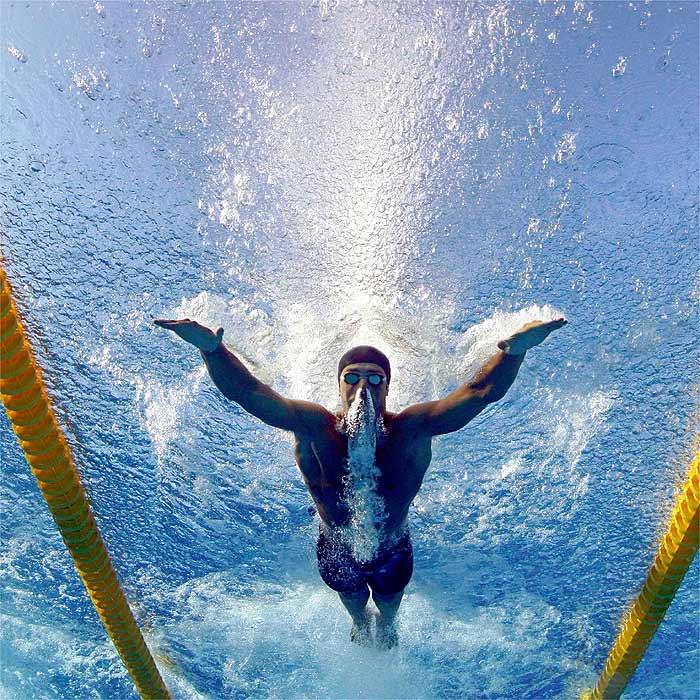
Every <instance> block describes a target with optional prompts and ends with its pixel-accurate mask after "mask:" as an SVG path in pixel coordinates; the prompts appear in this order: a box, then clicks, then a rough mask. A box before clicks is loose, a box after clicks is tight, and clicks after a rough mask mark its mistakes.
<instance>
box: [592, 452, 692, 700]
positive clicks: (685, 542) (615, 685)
mask: <svg viewBox="0 0 700 700" xmlns="http://www.w3.org/2000/svg"><path fill="white" fill-rule="evenodd" d="M699 513H700V452H698V453H697V454H696V455H695V456H694V457H693V459H692V461H691V463H690V470H689V473H688V479H687V481H686V482H685V486H684V487H683V491H682V492H681V494H680V496H679V497H678V500H677V501H676V505H675V507H674V509H673V513H672V515H671V520H670V522H669V526H668V529H667V530H666V534H665V535H664V537H663V539H662V540H661V544H660V545H659V550H658V552H657V553H656V558H655V559H654V563H653V564H652V566H651V569H650V570H649V573H648V574H647V578H646V581H645V582H644V585H643V586H642V590H641V591H640V592H639V594H638V595H637V598H636V600H635V601H634V603H633V604H632V607H631V608H630V610H629V611H628V612H627V614H626V615H625V617H624V618H623V620H622V624H621V627H620V633H619V634H618V636H617V639H616V640H615V643H614V644H613V645H612V648H611V649H610V653H609V654H608V658H607V661H606V662H605V667H604V668H603V672H602V673H601V674H600V678H599V679H598V683H597V684H596V686H595V688H594V689H593V690H591V691H588V692H585V693H584V694H583V695H582V696H581V698H582V700H600V699H601V698H619V697H620V695H622V691H623V690H624V689H625V686H626V685H627V683H628V682H629V680H630V678H631V677H632V674H633V673H634V672H635V670H636V668H637V666H638V665H639V662H640V661H641V660H642V657H643V656H644V652H645V651H646V650H647V647H648V646H649V642H651V638H652V637H653V636H654V633H655V632H656V630H657V628H658V626H659V624H660V623H661V620H663V618H664V615H665V614H666V610H667V609H668V606H669V605H670V604H671V601H672V600H673V596H674V595H675V594H676V591H677V590H678V587H679V586H680V585H681V581H682V580H683V577H684V576H685V573H686V571H688V568H689V567H690V564H691V563H692V561H693V557H694V556H695V554H696V552H697V551H698V544H699V542H700V521H699V520H698V514H699Z"/></svg>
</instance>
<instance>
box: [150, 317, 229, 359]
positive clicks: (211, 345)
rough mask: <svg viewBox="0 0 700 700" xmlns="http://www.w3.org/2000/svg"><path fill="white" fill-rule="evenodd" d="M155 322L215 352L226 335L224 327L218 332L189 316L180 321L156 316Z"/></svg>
mask: <svg viewBox="0 0 700 700" xmlns="http://www.w3.org/2000/svg"><path fill="white" fill-rule="evenodd" d="M153 323H155V324H156V326H160V327H161V328H167V329H168V330H169V331H174V332H175V333H177V334H178V335H179V336H180V337H181V338H182V339H183V340H186V341H187V342H188V343H192V345H194V346H195V347H196V348H199V349H200V350H202V351H203V352H214V350H216V349H217V348H218V347H219V345H221V339H222V338H223V337H224V329H223V328H219V330H218V331H216V333H214V332H213V331H211V330H210V329H209V328H207V327H206V326H203V325H202V324H201V323H197V321H190V319H189V318H183V319H182V320H180V321H169V320H167V319H165V318H155V319H153Z"/></svg>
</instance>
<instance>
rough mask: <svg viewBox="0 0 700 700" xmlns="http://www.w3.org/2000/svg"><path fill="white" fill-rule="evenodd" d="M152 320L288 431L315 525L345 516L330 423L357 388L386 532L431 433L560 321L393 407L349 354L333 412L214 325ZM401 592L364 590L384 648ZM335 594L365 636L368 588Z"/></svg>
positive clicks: (422, 466)
mask: <svg viewBox="0 0 700 700" xmlns="http://www.w3.org/2000/svg"><path fill="white" fill-rule="evenodd" d="M154 323H156V325H158V326H161V327H162V328H167V329H168V330H172V331H174V332H175V333H177V334H178V335H179V336H180V337H181V338H183V339H184V340H186V341H187V342H189V343H192V344H193V345H195V346H196V347H198V348H199V349H200V350H201V352H202V356H203V358H204V361H205V363H206V365H207V368H208V370H209V374H210V375H211V377H212V379H213V381H214V383H215V384H216V386H217V387H218V388H219V389H220V391H221V392H222V393H223V394H224V395H225V396H226V397H227V398H229V399H231V400H232V401H235V402H237V403H238V404H239V405H240V406H242V408H244V409H245V410H246V411H248V412H249V413H251V414H252V415H254V416H256V417H258V418H259V419H260V420H262V421H264V422H265V423H267V424H268V425H271V426H273V427H276V428H281V429H283V430H288V431H292V432H293V433H294V437H295V450H294V452H295V460H296V463H297V465H298V467H299V470H300V471H301V473H302V476H303V478H304V481H305V483H306V486H307V488H308V490H309V493H310V494H311V497H312V498H313V500H314V503H315V504H316V507H317V509H318V514H319V517H320V518H321V521H322V523H323V527H325V528H328V529H331V530H332V529H334V528H336V527H339V526H341V527H342V526H344V525H347V524H348V522H349V520H350V511H349V508H348V505H347V503H346V502H345V498H344V494H343V478H344V477H345V476H347V474H348V467H347V458H348V438H347V435H345V434H344V432H343V431H342V430H341V429H339V423H340V422H341V419H342V418H343V417H344V416H345V415H346V414H347V412H348V409H349V407H350V405H351V404H352V402H353V400H354V398H355V396H356V394H357V392H359V391H366V392H367V394H368V398H369V397H371V399H372V401H373V404H374V406H375V410H376V412H377V414H380V415H381V416H382V418H383V421H384V426H385V434H384V435H383V436H381V437H380V436H378V438H377V447H376V465H377V467H378V469H379V471H380V474H381V476H380V477H379V482H378V486H377V489H378V493H379V495H380V496H381V497H382V498H383V499H384V505H385V509H386V512H387V515H388V518H387V521H386V523H385V527H384V529H383V533H382V535H383V538H384V540H385V541H386V540H390V539H393V535H394V534H396V533H398V532H400V531H401V530H402V528H403V527H404V525H405V523H406V520H407V516H408V509H409V507H410V505H411V503H412V501H413V499H414V498H415V497H416V494H417V493H418V491H419V489H420V487H421V484H422V483H423V477H424V476H425V473H426V471H427V469H428V466H429V465H430V460H431V456H432V451H431V444H432V438H433V437H434V436H436V435H442V434H445V433H450V432H453V431H455V430H459V429H461V428H463V427H464V426H465V425H467V423H469V421H471V420H472V419H473V418H474V417H475V416H477V415H478V414H479V413H480V412H481V411H482V410H483V409H484V408H485V407H486V406H488V405H489V404H490V403H493V402H494V401H498V400H499V399H501V398H502V397H503V396H504V395H505V393H506V392H507V391H508V389H509V387H510V386H511V385H512V383H513V381H514V380H515V377H516V376H517V374H518V369H519V368H520V365H521V364H522V362H523V359H524V357H525V352H526V351H527V350H529V349H530V348H532V347H534V346H536V345H539V344H540V343H541V342H542V341H543V340H545V338H547V336H548V335H549V334H550V333H552V332H553V331H554V330H557V329H558V328H561V327H562V326H564V325H565V324H566V323H567V321H566V320H565V319H563V318H559V319H556V320H554V321H549V322H543V321H533V322H531V323H528V324H526V325H524V326H523V327H522V328H520V329H519V330H518V331H517V332H516V333H514V334H513V335H511V336H509V337H508V338H506V339H504V340H501V341H500V342H499V343H498V345H497V347H498V348H499V350H498V351H497V352H496V353H495V354H494V355H493V356H492V357H491V358H490V359H489V360H488V362H486V364H485V365H484V366H483V367H482V368H481V369H480V370H479V371H478V372H477V374H476V375H475V376H474V377H473V378H472V379H471V380H470V381H468V382H466V383H465V384H463V385H462V386H460V387H459V388H457V389H456V390H455V391H453V392H452V393H451V394H449V395H448V396H446V397H445V398H443V399H440V400H438V401H428V402H425V403H417V404H414V405H412V406H409V407H408V408H405V409H404V410H402V411H400V412H399V413H392V412H390V411H387V410H386V397H387V394H388V391H389V386H388V385H387V383H386V381H383V382H382V383H381V384H380V385H378V386H374V385H372V384H370V382H369V381H368V374H369V373H376V374H381V375H382V376H384V377H385V373H384V370H383V369H382V368H381V367H380V366H379V365H376V364H373V363H357V364H353V365H348V366H347V367H345V368H344V369H343V373H342V375H341V380H340V383H339V393H340V399H341V404H342V408H341V410H340V411H339V412H338V413H331V412H330V411H328V410H327V409H325V408H324V407H323V406H320V405H319V404H315V403H312V402H308V401H296V400H292V399H287V398H285V397H283V396H281V395H280V394H278V393H277V392H275V391H274V390H273V389H272V388H271V387H270V386H268V385H266V384H263V383H262V382H260V381H259V380H258V379H256V378H255V377H254V376H253V375H252V374H251V373H250V372H249V371H248V369H247V368H246V367H245V366H244V365H243V363H241V362H240V360H239V359H238V358H237V357H236V356H235V355H234V354H233V353H232V352H231V351H230V350H228V349H227V348H226V347H225V346H224V345H223V343H222V342H221V338H222V335H223V330H222V329H219V330H218V331H217V332H216V333H213V332H212V331H211V330H210V329H208V328H206V327H205V326H202V325H201V324H199V323H197V322H196V321H190V320H189V319H183V320H179V321H171V320H156V321H154ZM351 371H352V372H355V373H357V374H360V375H361V378H360V381H359V382H358V383H357V384H354V385H350V384H346V383H345V382H344V381H343V376H344V375H345V374H347V373H349V372H351ZM402 595H403V592H400V593H398V594H396V595H394V596H388V597H382V596H377V595H376V593H374V594H373V598H374V601H375V603H376V604H377V607H378V608H379V610H380V613H381V615H380V616H379V618H378V626H377V639H378V641H379V640H383V646H384V647H385V648H390V647H391V646H395V645H396V643H397V640H396V634H395V629H394V628H393V621H394V617H395V615H396V611H397V610H398V607H399V604H400V602H401V597H402ZM340 597H341V600H342V602H343V604H344V605H345V607H346V609H347V610H348V612H349V613H350V615H351V616H352V618H353V621H354V625H353V631H352V635H351V637H352V639H353V641H355V642H357V643H360V644H365V643H369V641H368V640H369V637H368V629H369V620H370V616H369V615H368V613H367V610H366V608H365V605H366V603H367V600H368V597H369V591H368V590H367V587H365V590H363V591H359V592H357V593H356V594H352V595H344V594H340Z"/></svg>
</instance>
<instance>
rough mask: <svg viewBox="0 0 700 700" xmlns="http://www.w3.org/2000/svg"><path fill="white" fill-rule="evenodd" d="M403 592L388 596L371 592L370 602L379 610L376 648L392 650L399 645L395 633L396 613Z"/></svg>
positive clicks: (397, 636)
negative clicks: (372, 601)
mask: <svg viewBox="0 0 700 700" xmlns="http://www.w3.org/2000/svg"><path fill="white" fill-rule="evenodd" d="M402 598H403V591H399V592H398V593H393V594H390V595H386V594H382V593H377V591H374V590H373V591H372V600H374V603H375V605H376V606H377V608H378V609H379V615H377V646H378V647H379V648H380V649H392V648H393V647H395V646H397V645H398V643H399V635H398V633H397V631H396V613H397V612H398V611H399V606H400V605H401V599H402Z"/></svg>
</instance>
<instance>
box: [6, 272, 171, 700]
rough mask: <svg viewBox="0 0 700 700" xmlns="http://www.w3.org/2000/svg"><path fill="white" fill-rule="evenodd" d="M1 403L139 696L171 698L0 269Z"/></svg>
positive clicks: (7, 283)
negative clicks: (131, 603)
mask: <svg viewBox="0 0 700 700" xmlns="http://www.w3.org/2000/svg"><path fill="white" fill-rule="evenodd" d="M0 282H1V283H2V285H1V289H0V398H1V399H2V403H3V404H4V406H5V411H6V412H7V417H8V418H9V419H10V423H11V424H12V428H13V430H14V431H15V433H16V435H17V437H18V438H19V442H20V445H21V446H22V450H23V451H24V456H25V457H26V459H27V462H28V463H29V466H30V468H31V470H32V473H33V474H34V476H35V477H36V482H37V484H38V486H39V489H40V490H41V492H42V495H43V496H44V499H45V500H46V503H47V504H48V506H49V510H50V511H51V515H52V516H53V519H54V521H55V522H56V525H57V526H58V529H59V531H60V533H61V537H62V538H63V541H64V542H65V544H66V547H68V551H69V552H70V554H71V556H72V557H73V562H74V564H75V568H76V570H77V571H78V574H79V575H80V577H81V579H82V580H83V583H84V584H85V588H86V589H87V592H88V595H89V596H90V599H91V600H92V602H93V605H94V606H95V610H96V611H97V614H98V615H99V616H100V619H101V620H102V624H103V625H104V628H105V630H106V631H107V634H108V635H109V638H110V639H111V640H112V642H113V643H114V646H115V647H116V649H117V652H118V653H119V656H120V657H121V659H122V662H123V663H124V666H126V669H127V671H128V672H129V674H130V675H131V679H132V680H133V682H134V685H135V686H136V689H137V691H138V693H139V695H140V696H141V697H142V698H144V699H146V698H148V699H151V698H154V699H155V698H170V694H169V692H168V689H167V688H166V686H165V683H164V682H163V679H162V678H161V675H160V673H159V671H158V668H157V666H156V664H155V661H154V660H153V657H152V656H151V653H150V652H149V650H148V647H147V646H146V642H145V641H144V639H143V636H142V635H141V631H140V630H139V628H138V625H137V624H136V620H135V619H134V616H133V614H132V612H131V608H130V607H129V603H128V602H127V600H126V596H125V595H124V591H123V590H122V588H121V586H120V585H119V580H118V578H117V574H116V572H115V571H114V567H113V566H112V562H111V560H110V558H109V553H108V552H107V548H106V547H105V545H104V542H103V541H102V537H101V536H100V532H99V529H98V527H97V524H96V523H95V518H94V517H93V514H92V510H91V508H90V504H89V502H88V500H87V496H86V495H85V490H84V488H83V486H82V484H81V482H80V476H79V475H78V472H77V470H76V468H75V463H74V461H73V456H72V452H71V449H70V446H69V445H68V442H67V441H66V439H65V436H64V433H63V430H62V429H61V427H60V426H59V424H58V422H57V420H56V415H55V413H54V410H53V407H52V405H51V401H50V399H49V397H48V394H47V392H46V388H45V386H44V383H43V380H42V377H41V369H40V367H39V365H38V364H37V362H36V360H35V358H34V353H33V352H32V349H31V346H30V345H29V342H28V340H27V336H26V334H25V332H24V328H23V325H22V321H21V319H20V317H19V314H18V313H17V308H16V306H15V303H14V300H13V298H12V291H11V288H10V284H9V281H8V279H7V274H6V273H5V270H4V269H3V267H2V266H1V265H0Z"/></svg>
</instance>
